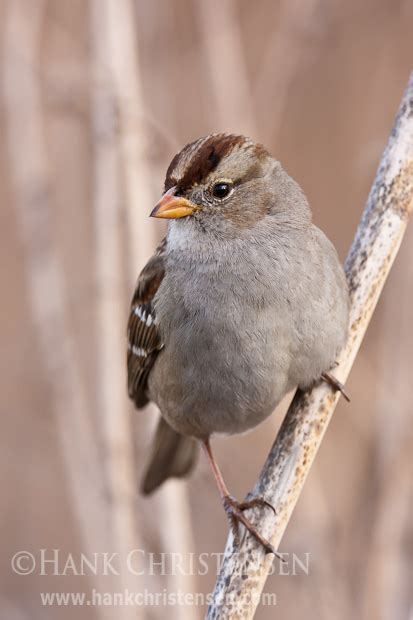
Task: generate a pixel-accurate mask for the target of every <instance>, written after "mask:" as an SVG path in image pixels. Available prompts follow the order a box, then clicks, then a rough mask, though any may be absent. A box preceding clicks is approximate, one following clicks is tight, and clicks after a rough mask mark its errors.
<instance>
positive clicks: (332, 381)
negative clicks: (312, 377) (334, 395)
mask: <svg viewBox="0 0 413 620" xmlns="http://www.w3.org/2000/svg"><path fill="white" fill-rule="evenodd" d="M321 378H322V379H323V381H325V382H326V383H328V384H329V385H331V387H332V388H333V389H334V390H335V391H338V392H341V393H342V395H343V397H344V398H345V399H346V401H347V402H348V403H349V402H350V397H349V395H348V394H347V392H346V388H345V387H344V385H343V384H342V383H341V381H339V380H338V379H336V378H335V377H334V376H333V375H332V374H330V373H329V372H323V373H322V375H321Z"/></svg>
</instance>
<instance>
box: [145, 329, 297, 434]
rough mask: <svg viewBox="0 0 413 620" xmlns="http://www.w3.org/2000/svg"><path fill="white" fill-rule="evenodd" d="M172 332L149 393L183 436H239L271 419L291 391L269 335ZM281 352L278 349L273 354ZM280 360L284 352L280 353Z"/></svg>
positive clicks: (245, 331) (242, 331)
mask: <svg viewBox="0 0 413 620" xmlns="http://www.w3.org/2000/svg"><path fill="white" fill-rule="evenodd" d="M207 327H208V326H203V328H199V326H198V329H197V330H191V334H195V336H194V337H193V336H191V337H189V336H188V332H187V331H186V335H185V336H184V335H183V333H182V332H181V334H179V331H180V330H176V329H175V330H174V334H176V338H170V339H169V342H167V343H166V346H165V348H164V350H163V351H162V353H161V354H160V355H159V357H158V359H157V361H156V363H155V367H154V368H153V372H152V376H151V378H150V384H149V389H150V392H151V394H152V395H153V396H154V397H155V396H156V397H155V398H154V400H155V402H156V403H157V404H158V406H159V408H160V410H161V412H162V414H163V416H164V417H165V418H166V420H167V421H168V422H169V424H171V426H172V427H173V428H175V430H177V431H178V432H180V433H182V434H185V435H193V436H196V437H205V436H208V435H211V434H213V433H229V434H233V433H241V432H244V431H246V430H249V429H250V428H253V427H254V426H256V425H257V424H259V423H260V422H261V421H262V420H264V419H265V418H266V417H267V416H269V415H270V414H271V412H272V411H273V410H274V408H275V406H276V405H277V403H278V402H279V401H280V400H281V398H282V397H283V396H284V394H285V393H286V391H287V390H288V389H289V387H290V386H289V385H288V379H287V376H286V373H285V372H282V371H281V369H282V368H283V367H284V368H285V364H283V363H282V362H283V360H282V359H280V357H279V356H278V357H277V356H276V353H275V351H276V348H275V347H274V340H273V338H271V334H266V333H263V332H262V331H260V332H256V333H255V332H254V330H253V326H247V328H246V326H241V327H244V329H240V325H239V324H238V325H237V326H235V325H234V327H233V328H231V327H232V326H230V327H228V326H224V327H223V326H222V325H220V329H217V328H215V329H207ZM277 350H278V351H280V349H279V348H278V349H277ZM281 355H282V352H281Z"/></svg>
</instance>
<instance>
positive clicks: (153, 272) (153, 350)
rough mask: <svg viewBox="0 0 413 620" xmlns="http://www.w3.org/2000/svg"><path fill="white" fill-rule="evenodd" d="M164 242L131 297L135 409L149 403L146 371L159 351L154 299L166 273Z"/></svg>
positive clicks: (130, 347) (130, 362)
mask: <svg viewBox="0 0 413 620" xmlns="http://www.w3.org/2000/svg"><path fill="white" fill-rule="evenodd" d="M165 247H166V239H164V240H163V241H162V243H161V245H160V246H159V247H158V249H157V250H156V252H155V254H154V255H153V256H152V258H151V259H150V260H149V262H148V263H147V264H146V265H145V267H144V268H143V269H142V272H141V274H140V276H139V278H138V282H137V284H136V289H135V293H134V295H133V299H132V304H131V310H130V315H129V321H128V391H129V396H130V397H131V398H132V400H133V401H134V402H135V404H136V406H137V407H143V406H144V405H146V403H147V402H148V401H149V398H148V396H147V394H146V387H147V382H148V376H149V372H150V370H151V368H152V366H153V364H154V362H155V359H156V356H157V355H158V352H159V351H160V350H161V349H162V346H163V345H162V342H161V339H160V335H159V330H158V328H157V326H156V323H155V309H154V307H153V298H154V296H155V293H156V291H157V290H158V288H159V285H160V284H161V282H162V278H163V277H164V274H165Z"/></svg>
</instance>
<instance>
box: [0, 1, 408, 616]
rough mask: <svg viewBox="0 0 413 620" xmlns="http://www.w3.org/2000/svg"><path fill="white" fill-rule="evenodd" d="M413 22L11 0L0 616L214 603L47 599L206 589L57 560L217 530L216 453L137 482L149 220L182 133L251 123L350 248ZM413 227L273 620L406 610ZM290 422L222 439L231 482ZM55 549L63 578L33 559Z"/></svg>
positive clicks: (235, 483)
mask: <svg viewBox="0 0 413 620" xmlns="http://www.w3.org/2000/svg"><path fill="white" fill-rule="evenodd" d="M412 23H413V3H412V2H411V1H410V0H404V1H395V0H367V1H364V2H357V1H356V0H350V1H347V2H344V1H340V0H334V1H332V2H327V1H326V0H302V1H299V0H280V1H274V0H273V1H271V0H259V1H257V2H251V1H249V0H242V1H241V0H239V1H236V0H222V1H221V2H218V0H214V1H208V2H201V0H198V1H195V0H193V1H190V0H170V1H163V2H162V1H161V0H156V1H152V2H149V1H145V0H137V1H135V2H128V1H127V0H118V2H116V1H115V2H113V1H112V0H90V1H87V0H48V1H46V0H44V1H42V0H1V2H0V45H1V47H0V132H1V142H0V175H1V176H0V200H1V211H0V213H1V226H0V235H1V237H0V239H1V243H0V252H1V255H0V256H1V260H0V272H1V276H2V289H1V290H2V291H3V294H2V303H1V323H0V329H1V335H0V338H1V350H2V356H1V359H2V361H1V364H2V367H1V373H0V394H1V412H2V429H1V439H2V443H1V451H0V471H1V477H2V490H1V498H2V510H1V512H0V531H1V541H2V553H1V555H0V575H1V593H0V596H1V600H0V616H1V618H5V619H7V620H26V619H35V620H37V619H52V618H53V619H54V618H65V619H66V618H67V619H69V618H73V617H76V618H82V619H83V618H95V617H96V618H100V617H108V618H116V619H118V618H123V617H125V618H151V619H152V618H154V619H155V618H188V619H196V618H201V617H203V613H204V612H205V608H202V607H198V608H197V607H187V608H185V609H182V608H181V609H179V608H177V607H168V608H166V607H156V606H154V607H150V608H149V607H148V608H147V609H144V608H143V607H133V608H132V607H124V608H115V607H112V608H110V607H109V608H106V607H95V608H92V607H86V606H83V607H78V608H76V609H75V608H73V607H60V608H59V607H56V606H55V607H42V606H41V603H40V597H39V593H40V592H45V591H48V592H53V591H63V592H66V591H80V592H82V591H85V592H88V591H89V590H90V588H92V587H96V588H98V589H100V590H101V591H109V592H114V591H120V590H123V589H124V588H125V587H127V588H129V589H130V590H131V591H139V590H142V589H143V588H149V589H150V590H152V591H154V592H156V591H159V592H162V591H163V589H164V588H166V589H168V590H169V591H172V592H173V591H177V590H178V589H180V588H181V589H183V590H188V591H193V592H195V591H196V592H208V591H209V590H211V588H212V587H213V583H214V575H213V570H210V571H209V573H208V575H207V576H204V577H196V576H195V577H187V576H180V575H179V574H176V575H174V576H170V575H169V576H159V575H156V576H150V575H148V574H145V575H144V576H140V577H137V576H134V575H131V574H130V572H129V573H128V571H123V573H122V575H120V576H118V577H116V578H114V577H111V576H103V577H102V575H101V574H99V575H97V576H94V575H93V574H91V572H90V571H89V572H88V574H87V575H86V576H76V575H73V571H70V570H66V571H65V570H64V565H65V563H66V559H67V557H68V554H69V553H71V554H73V557H74V558H75V561H77V560H78V558H79V554H80V553H81V552H83V553H84V554H86V555H88V557H90V556H91V554H92V553H94V552H96V553H101V552H110V553H112V552H115V553H116V554H118V557H119V558H120V559H119V562H120V564H122V565H124V559H125V557H126V555H127V553H128V552H129V551H130V550H131V549H134V548H137V549H143V550H145V551H146V552H147V553H148V552H150V551H156V552H160V551H166V552H168V553H170V552H172V551H179V552H182V553H183V554H184V555H185V554H186V555H185V557H189V556H188V553H189V552H192V553H194V554H195V556H196V555H197V554H199V553H200V552H207V553H211V552H221V551H222V550H223V547H224V543H225V539H226V533H227V524H226V521H225V516H224V514H223V512H222V510H221V506H220V503H219V499H218V496H217V492H216V489H215V487H214V484H213V481H212V480H211V476H210V473H209V471H208V470H207V467H206V464H205V463H204V461H203V460H202V459H201V462H200V464H199V466H198V468H197V470H196V472H195V474H194V475H193V476H192V478H191V480H190V481H189V482H188V483H187V484H179V483H177V484H175V483H171V484H169V485H167V486H166V487H165V489H164V490H163V491H162V492H161V493H159V494H158V496H157V497H154V498H153V499H150V500H142V498H141V497H140V496H139V495H138V493H137V488H138V480H139V478H140V475H141V470H142V467H143V463H144V460H145V456H146V454H147V451H148V447H149V441H150V435H151V428H153V424H154V416H153V413H152V414H151V412H149V411H148V412H139V413H136V412H134V411H133V410H132V407H131V405H130V404H129V403H128V402H127V400H126V398H125V368H124V348H125V342H124V331H125V324H126V320H127V308H128V303H129V299H130V296H131V293H132V290H133V282H134V279H135V278H136V276H137V274H138V271H139V269H140V267H141V266H142V264H143V262H144V261H145V260H146V259H147V257H148V256H149V255H150V252H151V251H152V249H153V247H154V245H155V242H156V239H157V238H159V237H160V236H161V234H162V233H161V230H160V228H161V225H160V224H159V223H158V222H153V221H149V220H148V219H147V217H146V216H147V214H148V213H149V211H150V209H151V207H152V206H153V204H154V202H155V200H156V199H157V197H158V196H159V194H160V191H161V188H162V183H163V175H164V171H165V169H166V166H167V165H168V163H169V161H170V159H171V157H172V156H173V155H174V154H175V152H176V151H177V150H179V148H180V147H181V146H183V145H184V144H185V143H187V142H188V141H190V140H192V139H195V138H196V137H198V136H200V135H202V134H206V133H208V132H211V131H218V130H227V131H236V132H245V133H248V134H251V135H252V136H253V137H254V138H256V139H257V140H259V141H262V142H264V143H265V145H266V146H267V147H268V148H269V149H270V151H271V152H272V153H274V155H275V156H276V157H277V158H279V159H280V160H281V161H282V162H283V164H284V165H285V167H286V168H287V169H288V170H289V171H290V173H291V174H292V175H293V176H294V177H295V178H296V179H297V180H298V181H299V182H300V184H301V185H302V187H303V188H304V190H305V192H306V194H307V196H308V197H309V200H310V203H311V205H312V208H313V212H314V219H315V221H316V223H317V224H318V225H319V226H320V227H321V228H323V230H325V231H326V232H327V234H328V235H329V236H330V238H331V239H332V240H333V241H334V243H335V245H336V247H337V249H338V251H339V253H340V256H341V257H342V258H343V260H344V258H345V255H346V252H347V250H348V248H349V245H350V243H351V239H352V237H353V234H354V231H355V228H356V226H357V223H358V220H359V218H360V214H361V211H362V209H363V206H364V203H365V200H366V197H367V194H368V191H369V188H370V185H371V182H372V179H373V176H374V173H375V170H376V167H377V165H378V162H379V159H380V155H381V152H382V150H383V148H384V145H385V143H386V140H387V137H388V134H389V132H390V130H391V127H392V122H393V118H394V115H395V112H396V110H397V107H398V103H399V100H400V97H401V94H402V91H403V88H404V85H405V83H406V81H407V78H408V74H409V71H410V70H411V69H412V68H413V37H412ZM412 244H413V235H412V230H409V231H408V233H407V236H406V238H405V241H404V244H403V247H402V249H401V252H400V254H399V256H398V258H397V261H396V263H395V265H394V268H393V271H392V273H391V275H390V278H389V282H388V284H387V285H386V287H385V290H384V293H383V296H382V298H381V300H380V304H379V307H378V309H377V312H376V314H375V316H374V318H373V321H372V324H371V326H370V328H369V331H368V334H367V336H366V339H365V341H364V343H363V347H362V349H361V351H360V354H359V356H358V359H357V361H356V364H355V366H354V368H353V371H352V374H351V377H350V380H349V382H348V391H349V393H350V394H351V398H352V402H351V404H350V405H347V404H346V403H344V402H340V403H339V406H338V408H337V411H336V413H335V416H334V419H333V421H332V424H331V426H330V429H329V431H328V433H327V435H326V438H325V440H324V443H323V446H322V448H321V450H320V453H319V455H318V458H317V461H316V464H315V466H314V468H313V470H312V473H311V475H310V477H309V480H308V482H307V485H306V488H305V490H304V493H303V495H302V497H301V499H300V502H299V504H298V506H297V509H296V511H295V513H294V515H293V519H292V521H291V523H290V527H289V529H288V531H287V534H286V536H285V538H284V540H283V543H282V550H283V551H288V552H291V553H292V552H294V553H297V554H298V556H299V557H303V554H305V553H306V552H308V553H310V554H311V555H310V571H309V574H308V575H305V574H303V573H302V572H300V571H299V574H298V575H296V576H288V577H287V576H272V577H270V578H269V580H268V582H267V588H266V590H267V591H268V592H274V593H276V594H277V606H276V607H275V608H265V607H261V608H260V609H259V610H258V612H257V614H256V617H257V618H259V619H260V620H264V619H266V618H270V617H283V618H301V617H305V618H308V619H313V618H314V619H315V618H317V619H319V618H326V619H327V618H328V619H332V618H333V619H337V620H341V619H347V618H362V619H363V620H364V619H365V620H367V619H368V620H370V619H376V618H383V619H389V620H390V619H391V620H399V619H403V618H407V617H408V613H409V609H410V610H411V605H412V591H411V583H412V574H411V559H412V558H411V555H412V528H411V522H412V520H411V507H412V502H411V500H412V485H411V467H412V460H411V456H410V455H411V452H412V450H413V442H412V431H411V429H412V424H411V421H410V419H409V417H410V414H411V413H412V405H411V390H410V389H409V388H410V384H411V381H412V379H411V377H412V367H413V335H412V331H411V326H412V324H413V316H412V307H413V304H412V301H413V299H412V291H413V285H412V281H413V280H412V276H413V271H412V264H413V252H412V247H413V246H412ZM280 419H281V414H280V412H278V413H277V414H275V415H274V416H273V417H272V418H271V419H270V420H268V421H267V422H266V423H265V424H263V425H262V426H261V427H260V428H258V429H257V430H256V431H255V432H253V433H250V434H248V435H247V436H243V437H236V438H231V439H229V440H216V441H215V445H216V453H217V457H218V459H219V462H220V463H221V465H222V469H223V472H224V474H225V476H226V479H227V483H228V486H229V487H230V489H231V490H232V491H233V493H234V494H235V495H237V496H239V497H242V496H243V495H244V494H245V493H246V492H247V491H248V490H249V489H250V488H251V486H252V485H253V483H254V481H255V479H256V478H257V475H258V472H259V470H260V467H261V465H262V463H263V461H264V458H265V456H266V453H267V451H268V449H269V446H270V445H271V443H272V441H273V438H274V436H275V433H276V429H277V428H278V425H279V423H280ZM42 548H45V549H47V550H48V552H47V553H48V554H49V555H48V556H47V557H48V558H50V557H52V550H53V549H55V548H56V549H59V550H60V552H59V553H60V556H59V568H58V572H65V573H66V576H55V575H52V574H51V573H52V572H53V571H52V569H51V568H49V567H50V565H47V566H48V568H47V570H46V572H47V573H48V574H47V575H41V574H40V568H39V563H38V560H39V557H40V549H42ZM19 550H28V551H30V552H31V553H33V554H34V557H35V559H36V560H37V564H36V567H35V569H34V571H33V573H32V574H30V575H26V576H18V575H16V574H15V573H13V571H12V570H11V566H10V559H11V557H12V556H13V554H15V553H16V552H17V551H19ZM213 566H214V564H213V561H211V562H210V568H211V569H212V568H213ZM86 572H87V571H86ZM98 572H100V573H101V572H102V571H98ZM147 572H148V571H146V573H147ZM157 572H159V569H158V571H157ZM178 572H179V571H178ZM409 606H410V607H409ZM410 613H411V611H410Z"/></svg>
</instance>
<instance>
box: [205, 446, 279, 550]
mask: <svg viewBox="0 0 413 620" xmlns="http://www.w3.org/2000/svg"><path fill="white" fill-rule="evenodd" d="M202 445H203V448H204V451H205V454H206V456H207V459H208V461H209V464H210V465H211V469H212V471H213V473H214V477H215V480H216V483H217V486H218V489H219V493H220V495H221V499H222V504H223V506H224V510H225V512H226V513H227V517H228V519H229V522H230V525H231V529H232V533H233V535H234V540H235V543H236V544H237V545H239V523H242V525H244V527H245V528H246V529H247V530H248V531H249V532H250V534H251V535H252V536H254V538H255V539H256V540H257V541H258V542H259V543H260V544H261V545H262V546H263V547H264V549H265V552H266V553H273V554H274V555H275V556H277V558H279V559H280V560H282V561H283V559H282V557H281V555H280V554H279V553H277V551H276V550H275V549H274V547H273V545H272V544H271V543H270V542H269V541H268V540H267V539H266V538H264V537H263V536H261V534H260V533H259V531H258V530H257V528H256V527H255V526H254V525H253V524H252V523H251V521H249V519H247V518H246V517H245V516H244V514H243V511H244V510H248V509H249V508H255V507H257V506H260V507H268V508H271V510H273V511H274V514H275V509H274V507H273V506H271V504H270V503H269V502H267V501H266V500H265V499H263V498H262V497H254V498H252V499H250V500H247V501H244V502H238V501H237V500H236V499H235V498H234V497H232V496H231V495H230V494H229V492H228V489H227V486H226V484H225V482H224V479H223V477H222V474H221V472H220V469H219V467H218V465H217V463H216V461H215V458H214V455H213V454H212V450H211V445H210V443H209V438H208V439H204V440H203V441H202Z"/></svg>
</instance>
